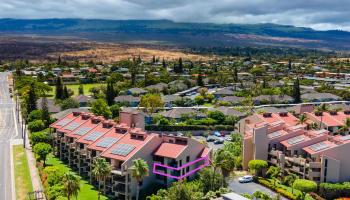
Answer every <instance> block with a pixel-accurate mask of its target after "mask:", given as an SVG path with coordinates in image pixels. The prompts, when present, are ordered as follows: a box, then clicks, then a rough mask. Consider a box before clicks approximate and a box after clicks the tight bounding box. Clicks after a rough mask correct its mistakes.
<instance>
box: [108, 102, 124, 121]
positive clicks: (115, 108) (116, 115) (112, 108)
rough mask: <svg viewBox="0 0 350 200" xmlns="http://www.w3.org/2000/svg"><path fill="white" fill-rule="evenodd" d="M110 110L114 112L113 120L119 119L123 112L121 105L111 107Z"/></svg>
mask: <svg viewBox="0 0 350 200" xmlns="http://www.w3.org/2000/svg"><path fill="white" fill-rule="evenodd" d="M109 109H110V110H111V112H112V118H116V117H119V112H120V111H121V110H122V109H121V108H120V106H119V105H113V106H110V107H109Z"/></svg>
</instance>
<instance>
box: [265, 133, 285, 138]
mask: <svg viewBox="0 0 350 200" xmlns="http://www.w3.org/2000/svg"><path fill="white" fill-rule="evenodd" d="M280 135H282V133H281V132H279V131H276V132H273V133H270V134H268V137H269V138H275V137H278V136H280Z"/></svg>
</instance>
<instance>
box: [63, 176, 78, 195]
mask: <svg viewBox="0 0 350 200" xmlns="http://www.w3.org/2000/svg"><path fill="white" fill-rule="evenodd" d="M63 186H64V192H65V194H66V195H67V198H68V200H70V197H71V196H75V197H77V196H78V193H79V191H80V177H79V176H77V175H75V174H74V173H73V172H66V173H65V174H64V176H63Z"/></svg>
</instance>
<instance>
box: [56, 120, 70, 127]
mask: <svg viewBox="0 0 350 200" xmlns="http://www.w3.org/2000/svg"><path fill="white" fill-rule="evenodd" d="M70 121H71V120H70V119H63V120H61V121H59V122H58V123H57V124H56V125H57V126H64V125H66V124H68V123H69V122H70Z"/></svg>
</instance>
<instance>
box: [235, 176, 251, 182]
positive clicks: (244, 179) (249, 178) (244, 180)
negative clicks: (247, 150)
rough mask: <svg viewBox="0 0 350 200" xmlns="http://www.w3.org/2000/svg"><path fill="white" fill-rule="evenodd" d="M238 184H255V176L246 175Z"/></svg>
mask: <svg viewBox="0 0 350 200" xmlns="http://www.w3.org/2000/svg"><path fill="white" fill-rule="evenodd" d="M238 182H240V183H250V182H253V176H251V175H246V176H243V177H241V178H239V179H238Z"/></svg>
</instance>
